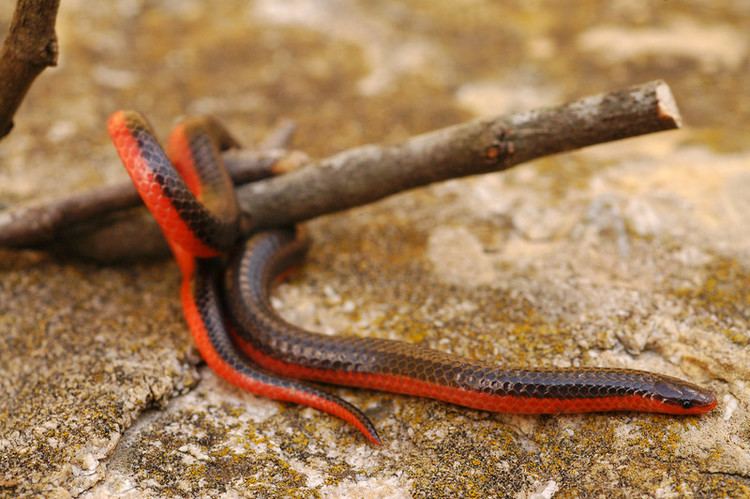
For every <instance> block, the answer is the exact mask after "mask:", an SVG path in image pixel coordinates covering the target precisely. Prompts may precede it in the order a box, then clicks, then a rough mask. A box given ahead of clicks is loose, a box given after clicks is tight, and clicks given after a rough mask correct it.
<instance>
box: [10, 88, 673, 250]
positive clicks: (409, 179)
mask: <svg viewBox="0 0 750 499" xmlns="http://www.w3.org/2000/svg"><path fill="white" fill-rule="evenodd" d="M679 126H680V117H679V112H678V110H677V106H676V105H675V103H674V100H673V98H672V95H671V92H670V90H669V87H668V86H667V85H666V84H665V83H663V82H660V81H656V82H650V83H646V84H644V85H639V86H636V87H632V88H629V89H626V90H621V91H617V92H611V93H607V94H601V95H597V96H592V97H587V98H584V99H581V100H579V101H576V102H573V103H571V104H566V105H563V106H559V107H554V108H548V109H539V110H536V111H530V112H524V113H519V114H514V115H510V116H504V117H499V118H494V119H481V120H476V121H472V122H468V123H464V124H461V125H456V126H453V127H449V128H444V129H441V130H437V131H435V132H431V133H427V134H424V135H419V136H416V137H413V138H411V139H409V140H407V141H406V142H404V143H402V144H399V145H394V146H374V145H368V146H363V147H358V148H355V149H350V150H347V151H344V152H342V153H339V154H336V155H334V156H331V157H329V158H325V159H323V160H320V161H318V162H315V163H313V164H311V165H309V166H307V167H305V168H302V169H300V170H297V171H293V172H291V173H288V174H286V175H281V176H278V177H274V178H269V179H266V180H262V181H259V182H255V183H251V184H247V185H244V186H242V187H240V188H239V189H238V196H239V199H240V205H241V207H242V210H243V216H244V220H243V230H244V231H245V232H246V233H249V232H252V231H253V230H257V229H259V228H265V227H274V226H282V225H289V224H293V223H296V222H300V221H304V220H308V219H310V218H313V217H316V216H319V215H322V214H325V213H331V212H334V211H338V210H343V209H346V208H350V207H353V206H359V205H362V204H366V203H369V202H372V201H376V200H378V199H381V198H383V197H385V196H389V195H391V194H395V193H398V192H401V191H404V190H407V189H411V188H414V187H418V186H422V185H427V184H430V183H432V182H437V181H441V180H446V179H450V178H457V177H463V176H467V175H475V174H480V173H487V172H495V171H502V170H505V169H506V168H509V167H511V166H514V165H517V164H519V163H522V162H524V161H529V160H531V159H535V158H538V157H541V156H545V155H548V154H554V153H558V152H562V151H568V150H571V149H575V148H579V147H584V146H588V145H593V144H598V143H602V142H607V141H611V140H617V139H622V138H626V137H633V136H636V135H641V134H645V133H651V132H656V131H660V130H668V129H673V128H677V127H679ZM141 211H143V210H141ZM10 215H12V212H11V213H9V214H6V218H7V217H8V216H10ZM1 218H2V217H0V244H3V241H5V244H6V245H7V244H9V240H8V239H7V238H4V237H3V234H4V233H5V232H6V227H7V223H3V220H1ZM154 227H155V226H154V225H153V224H152V223H151V222H149V217H147V216H145V215H138V214H135V212H132V210H131V212H125V213H121V214H116V215H115V216H114V218H113V217H109V218H108V217H97V218H95V219H92V220H90V221H88V222H86V223H77V224H74V225H72V226H71V227H69V228H68V229H67V230H66V231H65V235H66V239H67V240H68V241H69V242H68V243H64V244H65V245H66V246H67V247H70V246H71V244H72V245H75V247H74V248H73V249H74V251H75V252H76V253H77V254H83V255H85V256H89V257H93V258H96V259H99V260H105V261H113V260H121V259H125V258H137V257H140V256H142V255H144V254H150V253H153V252H158V251H161V248H162V247H164V246H163V243H158V242H157V239H158V231H157V230H155V229H154ZM56 233H61V232H58V231H56ZM128 234H137V235H138V237H132V238H131V237H128V236H127V235H128ZM151 234H153V235H151ZM68 236H70V237H68ZM151 238H154V240H153V241H152V240H151ZM113 241H115V243H116V244H113ZM17 243H18V241H16V242H15V244H13V243H11V245H13V246H19V244H17ZM159 244H161V246H160V245H159Z"/></svg>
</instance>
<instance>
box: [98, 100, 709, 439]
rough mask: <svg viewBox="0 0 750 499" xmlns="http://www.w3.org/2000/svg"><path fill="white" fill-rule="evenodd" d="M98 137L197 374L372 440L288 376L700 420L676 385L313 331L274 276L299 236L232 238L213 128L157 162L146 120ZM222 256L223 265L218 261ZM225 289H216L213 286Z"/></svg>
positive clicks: (186, 127)
mask: <svg viewBox="0 0 750 499" xmlns="http://www.w3.org/2000/svg"><path fill="white" fill-rule="evenodd" d="M108 129H109V134H110V136H111V137H112V141H113V142H114V144H115V147H116V149H117V152H118V154H119V155H120V158H121V159H122V162H123V163H124V165H125V168H126V169H127V171H128V173H129V175H130V177H131V179H132V180H133V183H134V184H135V186H136V188H137V189H138V192H139V193H140V195H141V197H142V198H143V201H144V203H145V204H146V206H147V207H148V209H149V210H150V211H151V213H152V214H153V216H154V218H156V220H157V222H158V223H159V225H160V226H161V228H162V231H163V232H164V234H165V236H166V238H167V240H168V242H169V244H170V246H171V247H172V250H173V252H174V254H175V257H176V258H177V261H178V263H179V265H180V269H181V271H182V275H183V281H182V288H181V297H182V305H183V309H184V314H185V318H186V320H187V323H188V325H189V327H190V331H191V333H192V336H193V339H194V341H195V343H196V346H197V347H198V350H199V352H200V354H201V355H202V356H203V358H204V360H205V361H206V363H207V364H208V366H209V367H210V368H211V369H213V370H214V371H215V372H216V373H217V374H218V375H219V376H221V377H222V378H224V379H225V380H227V381H229V382H230V383H232V384H234V385H236V386H239V387H241V388H243V389H245V390H248V391H250V392H252V393H255V394H257V395H261V396H265V397H270V398H273V399H277V400H284V401H289V402H296V403H299V404H304V405H307V406H310V407H314V408H316V409H320V410H322V411H325V412H328V413H330V414H333V415H335V416H338V417H340V418H341V419H344V420H345V421H347V422H349V423H351V424H352V425H354V426H355V427H356V428H357V429H358V430H360V431H361V432H362V433H363V434H364V435H365V437H367V438H368V439H369V440H370V441H371V442H372V443H374V444H379V443H380V438H379V437H378V435H377V433H376V431H375V428H374V426H373V424H372V423H371V422H370V420H369V419H368V418H367V416H365V415H364V414H363V413H362V412H361V411H360V410H359V409H357V408H356V407H354V406H352V405H351V404H349V403H348V402H346V401H344V400H342V399H340V398H339V397H336V396H334V395H332V394H329V393H327V392H325V391H323V390H321V389H319V388H317V387H315V386H311V385H308V384H305V383H303V382H301V381H298V380H299V379H304V380H313V381H320V382H325V383H333V384H338V385H348V386H355V387H364V388H372V389H376V390H383V391H388V392H394V393H401V394H407V395H416V396H420V397H430V398H433V399H438V400H442V401H445V402H450V403H453V404H458V405H462V406H466V407H471V408H474V409H481V410H486V411H493V412H503V413H517V414H556V413H581V412H601V411H643V412H658V413H666V414H682V415H687V414H701V413H705V412H708V411H710V410H712V409H713V408H714V407H716V398H715V396H714V395H713V394H712V393H711V392H709V391H707V390H705V389H703V388H701V387H699V386H697V385H695V384H692V383H689V382H686V381H683V380H680V379H678V378H674V377H670V376H665V375H661V374H655V373H650V372H645V371H637V370H632V369H617V368H567V369H552V368H535V367H534V368H508V367H501V366H497V365H495V364H492V363H489V362H483V361H477V360H469V359H465V358H460V357H456V356H453V355H449V354H446V353H442V352H440V351H436V350H431V349H428V348H424V347H422V346H419V345H412V344H408V343H404V342H400V341H394V340H384V339H376V338H359V337H335V336H325V335H321V334H317V333H313V332H309V331H306V330H304V329H301V328H299V327H296V326H294V325H292V324H289V323H288V322H286V321H285V320H284V319H282V318H281V317H280V316H279V315H278V314H277V313H276V312H275V311H274V310H273V307H272V306H271V303H270V299H269V293H270V290H271V285H272V283H273V281H274V279H275V278H276V277H277V276H278V275H279V274H281V273H283V272H284V271H285V270H286V269H288V268H289V267H290V266H291V265H294V264H296V263H298V262H299V261H300V259H301V258H302V257H303V256H304V254H305V251H306V249H307V240H306V238H305V237H303V236H301V235H299V234H298V233H297V232H296V231H295V230H294V229H292V228H285V229H275V230H267V231H263V232H258V233H256V234H254V235H252V236H251V237H250V238H249V239H248V240H246V241H244V242H242V243H238V241H237V238H238V237H239V230H238V227H237V225H238V216H239V210H238V207H237V202H236V199H235V196H234V188H233V186H232V183H231V180H230V179H229V176H228V175H227V173H226V172H225V171H224V170H223V165H222V162H221V154H220V150H221V149H222V148H223V147H225V146H227V145H228V144H231V143H232V142H233V141H232V140H231V138H230V136H229V134H228V133H227V132H226V131H225V130H224V129H223V127H221V125H219V124H218V123H217V122H216V121H215V120H212V119H207V118H203V119H201V118H193V119H190V120H187V121H185V122H183V123H181V124H180V125H178V126H177V127H176V128H175V130H174V131H173V132H172V134H171V135H170V138H169V144H168V148H167V149H168V155H167V154H166V153H165V152H164V151H163V150H162V148H161V146H160V145H159V143H158V141H157V140H156V138H155V137H154V134H153V132H152V131H151V128H150V127H149V125H148V124H147V122H146V120H145V119H144V118H143V117H142V116H141V115H140V114H138V113H136V112H133V111H118V112H116V113H114V114H113V115H112V116H111V117H110V118H109V121H108ZM225 254H231V257H230V258H229V260H228V264H226V265H225V264H223V261H224V260H223V259H222V257H221V256H222V255H225ZM222 284H223V285H222Z"/></svg>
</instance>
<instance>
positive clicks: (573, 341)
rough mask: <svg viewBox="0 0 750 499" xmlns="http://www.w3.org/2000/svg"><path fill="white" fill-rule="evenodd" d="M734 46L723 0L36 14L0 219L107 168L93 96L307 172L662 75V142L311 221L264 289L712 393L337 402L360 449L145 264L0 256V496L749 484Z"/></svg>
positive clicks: (741, 14) (737, 7) (339, 324)
mask: <svg viewBox="0 0 750 499" xmlns="http://www.w3.org/2000/svg"><path fill="white" fill-rule="evenodd" d="M12 3H13V2H4V3H2V5H0V32H5V30H6V29H7V26H8V23H9V20H10V16H11V14H12V7H13V5H12ZM748 33H750V8H749V7H748V4H747V2H743V1H731V0H726V1H719V2H717V1H709V0H704V1H695V2H690V3H678V2H658V3H654V2H648V1H645V0H637V1H634V0H629V1H627V2H625V1H616V2H604V1H601V2H599V1H591V0H587V1H582V2H576V3H575V5H574V6H571V5H570V4H567V3H556V2H536V3H528V2H522V1H518V2H492V1H488V0H474V1H466V2H454V1H437V2H435V1H429V2H427V1H419V0H409V1H406V2H397V1H387V2H365V1H352V2H349V1H344V0H294V1H291V2H274V1H271V0H256V1H254V2H245V1H240V0H236V1H235V0H233V1H226V2H215V3H213V2H212V3H210V4H209V3H208V2H199V1H185V0H179V1H178V0H164V1H158V2H146V1H141V0H116V1H113V2H86V1H83V0H63V2H62V6H61V10H60V18H59V25H58V34H59V38H60V49H61V55H60V65H59V67H58V68H57V69H54V70H48V71H47V72H45V73H44V74H43V75H42V76H41V77H40V79H39V80H38V81H37V82H36V84H35V85H34V87H33V88H32V90H31V92H30V94H29V96H28V98H27V100H26V102H25V103H24V105H23V107H22V108H21V110H20V112H19V114H18V115H17V118H16V128H15V129H14V131H13V132H12V133H11V134H10V135H9V136H8V137H7V138H6V139H5V140H3V141H2V142H0V207H3V206H5V207H7V206H12V205H15V204H16V203H22V202H29V201H33V200H40V199H45V198H51V197H54V196H60V195H64V194H65V193H67V192H70V191H76V190H84V189H86V188H90V187H92V186H96V185H101V184H104V183H108V182H115V181H120V180H122V179H124V177H125V176H124V171H123V170H122V168H121V166H120V164H119V162H118V160H117V158H116V155H115V152H114V149H113V148H112V146H111V145H110V143H109V139H108V138H107V136H106V133H105V130H104V122H105V120H106V117H107V116H108V115H109V113H111V112H112V111H113V110H115V109H119V108H134V109H138V110H141V111H142V112H144V113H146V114H147V115H148V116H149V117H150V119H151V121H152V122H153V124H154V125H155V127H156V128H157V130H159V131H160V132H161V133H163V134H166V131H167V130H168V128H169V127H170V126H171V124H173V123H174V121H175V119H176V118H177V117H179V116H180V115H185V114H192V113H212V114H215V115H217V116H219V117H220V118H221V119H222V120H223V121H224V122H225V123H226V124H227V126H228V127H229V128H230V129H231V130H233V131H235V133H236V134H237V135H238V136H239V137H243V138H244V139H245V142H246V144H248V145H250V144H252V143H253V142H256V141H258V140H260V139H261V138H262V137H263V136H264V134H265V133H267V132H268V131H269V130H271V129H272V128H273V125H274V123H275V122H276V121H277V120H278V119H280V118H282V117H284V118H292V119H294V120H296V121H297V122H298V123H299V133H298V138H297V141H296V143H295V145H296V147H297V148H299V149H301V150H304V151H306V152H308V153H310V154H311V155H313V156H323V155H327V154H331V153H333V152H336V151H338V150H341V149H343V148H347V147H352V146H355V145H359V144H363V143H368V142H394V141H398V140H402V139H405V138H406V137H408V136H410V135H412V134H416V133H419V132H423V131H427V130H431V129H434V128H438V127H441V126H446V125H449V124H453V123H457V122H460V121H463V120H466V119H470V118H472V117H474V116H482V115H490V114H495V113H502V112H510V111H518V110H523V109H529V108H533V107H536V106H542V105H551V104H555V103H560V102H563V101H566V100H570V99H573V98H577V97H581V96H584V95H587V94H591V93H597V92H601V91H606V90H608V89H615V88H620V87H625V86H628V85H631V84H635V83H640V82H644V81H647V80H651V79H654V78H663V79H665V80H666V81H667V82H668V83H669V84H670V85H671V86H672V89H673V91H674V93H675V95H676V98H677V101H678V104H679V105H680V107H681V109H682V111H683V114H684V117H685V120H686V122H687V124H688V127H687V128H685V129H684V130H682V131H678V132H669V133H662V134H657V135H653V136H648V137H643V138H638V139H631V140H628V141H624V142H620V143H613V144H607V145H602V146H597V147H594V148H589V149H586V150H582V151H577V152H574V153H571V154H566V155H561V156H557V157H553V158H547V159H544V160H540V161H536V162H534V163H531V164H527V165H523V166H520V167H518V168H516V169H514V170H512V171H510V172H507V173H504V174H493V175H486V176H481V177H474V178H469V179H464V180H460V181H451V182H446V183H443V184H439V185H434V186H431V187H428V188H424V189H419V190H416V191H413V192H409V193H404V194H400V195H398V196H394V197H391V198H389V199H386V200H384V201H382V202H379V203H376V204H373V205H370V206H366V207H361V208H358V209H354V210H350V211H348V212H345V213H341V214H336V215H332V216H327V217H324V218H321V219H318V220H315V221H313V222H311V223H309V224H307V226H308V228H309V230H310V232H311V234H312V236H313V238H314V245H313V247H312V249H311V252H310V255H309V258H308V261H307V264H306V265H305V266H304V268H303V269H302V271H301V272H300V273H299V274H298V275H297V276H296V277H295V278H294V279H293V280H291V281H290V282H288V283H285V284H283V285H282V286H280V288H279V289H278V291H277V293H276V295H275V297H274V302H275V304H276V306H277V308H278V309H279V310H280V311H281V312H282V313H283V315H284V316H285V317H286V318H287V319H289V320H290V321H293V322H294V323H296V324H299V325H302V326H305V327H308V328H310V329H315V330H317V331H321V332H323V333H326V334H354V335H363V336H372V337H386V338H394V339H401V340H404V341H410V342H419V343H423V344H425V345H428V346H430V347H433V348H437V349H441V350H444V351H448V352H453V353H456V354H460V355H464V356H467V357H472V358H482V359H487V360H494V361H497V362H498V363H503V364H509V365H547V366H571V365H574V366H577V365H590V366H613V367H633V368H640V369H648V370H653V371H658V372H661V373H665V374H670V375H675V376H680V377H683V378H689V379H691V380H694V381H696V382H698V383H701V384H703V385H705V386H707V387H710V388H711V389H712V390H714V391H715V392H716V393H717V396H718V399H719V406H718V408H717V409H716V410H715V411H713V412H712V413H711V414H708V415H706V416H704V417H699V418H697V417H695V418H676V417H667V416H659V415H644V414H620V415H584V416H563V417H549V416H542V417H525V416H524V417H521V416H507V415H495V414H488V413H483V412H478V411H472V410H468V409H463V408H459V407H453V406H450V405H447V404H443V403H439V402H434V401H429V400H421V399H416V398H410V397H401V396H394V395H390V394H382V393H375V392H370V391H365V390H353V389H351V390H350V389H336V391H337V393H339V394H341V395H342V396H344V397H345V398H347V399H348V400H350V401H352V402H353V403H355V404H356V405H357V406H359V407H361V408H362V409H363V410H364V411H365V412H366V413H367V414H368V416H369V417H370V418H372V420H373V421H374V423H375V424H376V425H377V427H378V429H379V431H380V434H381V436H382V437H383V439H384V445H383V446H382V447H381V448H374V447H371V446H369V445H368V444H367V443H366V442H365V440H364V439H363V438H362V437H361V436H360V435H358V434H357V433H356V432H355V431H354V430H353V429H352V428H350V427H348V426H346V425H345V424H344V423H342V422H340V421H338V420H335V419H333V418H331V417H329V416H326V415H323V414H321V413H319V412H316V411H314V410H311V409H306V408H301V407H298V406H293V405H285V404H280V403H276V402H272V401H269V400H264V399H260V398H257V397H254V396H252V395H249V394H245V393H241V392H239V391H237V390H235V389H233V388H231V387H230V386H228V385H227V384H226V383H224V382H223V381H221V380H220V379H218V378H216V377H215V376H214V375H213V374H212V373H211V372H210V371H208V370H207V369H206V368H205V367H204V366H201V365H200V364H199V362H198V360H199V359H198V358H197V355H196V354H195V353H194V351H193V350H192V346H191V340H190V337H189V334H188V332H187V330H186V327H185V326H184V324H183V322H182V319H181V316H180V305H179V300H178V296H177V289H178V282H179V276H178V271H177V269H176V267H175V265H174V264H173V263H171V262H169V261H167V260H163V261H154V262H143V263H138V264H133V265H130V264H129V265H122V266H110V267H105V266H99V265H94V264H91V263H87V262H81V261H77V260H75V259H70V258H63V257H61V256H59V255H53V254H45V253H42V252H19V251H15V252H12V251H8V250H0V496H7V497H16V496H31V495H35V494H36V495H42V496H47V497H69V496H73V497H91V498H98V497H134V498H135V497H144V496H146V497H171V496H180V497H191V496H204V497H216V496H224V497H236V496H245V497H276V496H300V497H320V496H323V497H442V496H452V497H495V496H501V497H535V498H551V497H569V496H606V497H617V496H622V497H632V496H649V497H683V496H728V497H742V496H750V443H749V442H750V418H749V417H748V410H749V409H750V367H749V366H750V348H749V345H750V333H749V332H748V326H749V325H750V291H749V290H750V217H748V216H747V214H748V213H750V196H749V195H748V193H749V192H750V147H749V146H748V139H747V134H746V130H747V126H748V123H750V79H748V78H747V75H748V74H749V71H750V35H748ZM0 77H2V76H0Z"/></svg>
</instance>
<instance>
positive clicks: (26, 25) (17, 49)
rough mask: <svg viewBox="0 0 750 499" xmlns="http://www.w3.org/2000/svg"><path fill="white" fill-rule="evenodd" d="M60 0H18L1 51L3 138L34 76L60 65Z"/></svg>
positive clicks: (0, 133)
mask: <svg viewBox="0 0 750 499" xmlns="http://www.w3.org/2000/svg"><path fill="white" fill-rule="evenodd" d="M59 5H60V1H59V0H18V3H17V4H16V10H15V12H14V13H13V20H12V21H11V24H10V31H9V32H8V36H7V37H6V38H5V43H3V48H2V50H1V51H0V139H2V138H3V137H5V136H6V135H7V134H8V133H9V132H10V130H11V129H12V128H13V116H14V115H15V113H16V110H17V109H18V106H20V105H21V101H23V98H24V96H25V95H26V92H27V91H28V90H29V88H30V87H31V84H32V82H33V81H34V79H35V78H36V77H37V76H38V75H39V73H41V72H42V71H43V70H44V68H46V67H47V66H55V65H57V35H56V34H55V20H56V18H57V8H58V6H59Z"/></svg>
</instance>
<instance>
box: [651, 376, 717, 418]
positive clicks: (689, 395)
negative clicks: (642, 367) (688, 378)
mask: <svg viewBox="0 0 750 499" xmlns="http://www.w3.org/2000/svg"><path fill="white" fill-rule="evenodd" d="M653 390H654V394H655V396H656V397H657V398H659V399H661V402H662V403H664V404H666V405H667V406H668V407H669V409H670V410H669V412H671V413H673V414H702V413H704V412H709V411H710V410H712V409H713V408H714V407H716V396H715V395H714V394H713V393H711V392H709V391H708V390H706V389H704V388H701V387H700V386H698V385H694V384H692V383H687V382H684V381H681V380H678V379H674V380H671V379H670V380H665V379H663V380H659V381H657V382H656V383H655V384H654V388H653Z"/></svg>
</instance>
